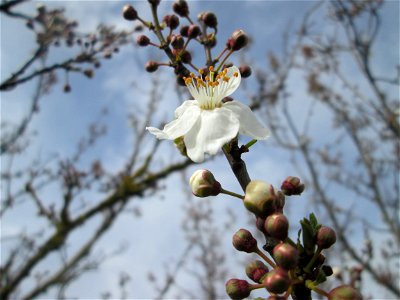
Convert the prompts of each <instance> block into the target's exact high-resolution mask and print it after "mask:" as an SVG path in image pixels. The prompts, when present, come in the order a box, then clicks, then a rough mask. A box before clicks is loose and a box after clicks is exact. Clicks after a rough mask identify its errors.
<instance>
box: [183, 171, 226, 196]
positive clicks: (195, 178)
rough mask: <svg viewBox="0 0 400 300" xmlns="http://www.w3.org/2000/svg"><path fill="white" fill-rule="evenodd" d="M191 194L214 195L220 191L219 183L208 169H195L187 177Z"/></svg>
mask: <svg viewBox="0 0 400 300" xmlns="http://www.w3.org/2000/svg"><path fill="white" fill-rule="evenodd" d="M189 184H190V187H191V188H192V193H193V195H195V196H197V197H208V196H216V195H218V194H219V193H220V192H221V184H220V183H219V182H218V181H217V180H215V178H214V175H213V174H212V173H211V172H210V171H208V170H197V171H196V172H194V173H193V175H192V176H191V177H190V179H189Z"/></svg>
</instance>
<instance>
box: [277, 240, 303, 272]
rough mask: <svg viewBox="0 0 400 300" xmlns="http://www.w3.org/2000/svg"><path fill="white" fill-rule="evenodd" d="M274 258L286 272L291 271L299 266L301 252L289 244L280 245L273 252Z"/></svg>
mask: <svg viewBox="0 0 400 300" xmlns="http://www.w3.org/2000/svg"><path fill="white" fill-rule="evenodd" d="M272 253H273V257H274V259H275V261H276V263H277V264H278V266H280V267H282V268H284V269H285V270H291V269H293V268H295V267H296V266H297V262H298V260H299V252H298V251H297V249H296V248H295V247H293V246H292V245H290V244H287V243H280V244H278V245H276V246H275V248H274V250H273V251H272Z"/></svg>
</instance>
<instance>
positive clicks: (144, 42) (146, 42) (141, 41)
mask: <svg viewBox="0 0 400 300" xmlns="http://www.w3.org/2000/svg"><path fill="white" fill-rule="evenodd" d="M136 42H137V44H138V45H139V46H141V47H146V46H147V45H149V44H150V39H149V38H148V37H147V36H145V35H140V36H138V37H137V39H136Z"/></svg>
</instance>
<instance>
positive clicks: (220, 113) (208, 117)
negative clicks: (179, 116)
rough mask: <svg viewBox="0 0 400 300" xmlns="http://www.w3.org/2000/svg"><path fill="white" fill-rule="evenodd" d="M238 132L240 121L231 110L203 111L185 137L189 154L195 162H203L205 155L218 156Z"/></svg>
mask: <svg viewBox="0 0 400 300" xmlns="http://www.w3.org/2000/svg"><path fill="white" fill-rule="evenodd" d="M238 131H239V122H238V119H237V118H236V117H235V116H234V114H233V113H232V112H231V111H230V110H227V109H224V108H223V107H222V108H216V109H214V110H202V111H201V115H200V118H198V120H197V122H196V123H195V124H194V125H193V127H192V129H191V130H190V131H189V132H188V133H186V135H185V137H184V142H185V145H186V150H187V154H188V156H189V157H190V159H191V160H193V161H194V162H202V161H203V160H204V154H205V153H208V154H210V155H214V154H216V153H217V152H218V150H219V149H221V147H222V146H223V145H224V144H226V143H228V142H229V141H231V140H232V139H233V138H234V137H235V136H236V135H237V134H238Z"/></svg>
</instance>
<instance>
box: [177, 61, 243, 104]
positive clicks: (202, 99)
mask: <svg viewBox="0 0 400 300" xmlns="http://www.w3.org/2000/svg"><path fill="white" fill-rule="evenodd" d="M209 71H210V72H209V75H207V76H204V79H203V75H204V71H203V70H199V76H196V75H195V74H193V73H190V76H189V77H184V78H183V79H184V80H185V84H186V86H187V87H188V89H189V91H190V93H191V94H192V96H193V97H194V98H195V99H196V100H197V102H198V104H199V107H200V108H201V109H205V110H212V109H215V108H219V107H221V106H222V99H223V98H224V97H225V96H226V94H227V91H228V89H229V88H230V86H231V85H232V81H233V78H232V77H238V76H239V74H238V72H235V73H234V74H233V76H231V77H230V76H227V72H228V69H227V68H225V69H224V70H223V71H221V72H219V73H218V74H216V75H215V72H214V68H213V67H212V66H211V67H209Z"/></svg>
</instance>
